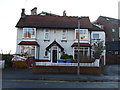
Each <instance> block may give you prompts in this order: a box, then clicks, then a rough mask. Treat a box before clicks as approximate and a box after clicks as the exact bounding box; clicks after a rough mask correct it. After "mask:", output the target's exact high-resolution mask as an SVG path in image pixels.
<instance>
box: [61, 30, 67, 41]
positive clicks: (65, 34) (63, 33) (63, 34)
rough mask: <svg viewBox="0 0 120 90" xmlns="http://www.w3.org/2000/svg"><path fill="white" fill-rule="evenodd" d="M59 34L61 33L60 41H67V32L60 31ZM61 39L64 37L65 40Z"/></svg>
mask: <svg viewBox="0 0 120 90" xmlns="http://www.w3.org/2000/svg"><path fill="white" fill-rule="evenodd" d="M64 31H65V32H64ZM61 32H62V37H61V38H62V40H67V30H62V31H61ZM63 37H65V38H63Z"/></svg>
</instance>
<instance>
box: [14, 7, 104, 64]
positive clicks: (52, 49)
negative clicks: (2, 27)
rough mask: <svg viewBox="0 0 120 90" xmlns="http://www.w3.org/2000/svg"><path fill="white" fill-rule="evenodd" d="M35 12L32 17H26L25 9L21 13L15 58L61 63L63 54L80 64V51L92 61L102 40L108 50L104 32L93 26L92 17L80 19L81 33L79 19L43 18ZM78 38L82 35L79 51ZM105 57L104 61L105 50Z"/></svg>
mask: <svg viewBox="0 0 120 90" xmlns="http://www.w3.org/2000/svg"><path fill="white" fill-rule="evenodd" d="M36 9H37V8H34V9H32V10H31V15H26V14H25V9H22V13H21V18H20V19H19V21H18V23H17V25H16V28H17V43H16V44H17V45H16V46H17V47H16V48H17V49H16V54H24V55H26V56H34V57H35V58H36V59H39V60H49V61H50V62H52V63H58V60H59V59H60V58H61V55H63V54H68V55H72V56H73V59H75V60H77V57H78V50H79V51H80V55H81V56H90V57H93V51H92V45H93V44H94V43H95V41H96V40H102V41H103V42H104V43H103V44H104V46H105V33H104V31H103V29H101V28H99V27H97V26H95V25H93V24H92V23H91V22H90V20H89V17H81V18H80V20H79V21H80V29H78V17H72V16H66V14H65V16H55V15H41V14H37V10H36ZM78 30H79V31H78ZM78 35H80V48H78ZM102 54H103V55H104V58H105V50H104V52H103V53H102ZM104 60H105V59H104Z"/></svg>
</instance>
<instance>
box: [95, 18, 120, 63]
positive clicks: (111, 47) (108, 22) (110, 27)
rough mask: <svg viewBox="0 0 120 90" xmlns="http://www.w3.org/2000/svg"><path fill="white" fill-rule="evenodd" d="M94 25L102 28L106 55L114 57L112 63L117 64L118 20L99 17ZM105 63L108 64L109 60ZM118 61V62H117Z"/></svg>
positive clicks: (119, 39) (118, 52)
mask: <svg viewBox="0 0 120 90" xmlns="http://www.w3.org/2000/svg"><path fill="white" fill-rule="evenodd" d="M94 23H95V25H98V26H100V27H102V28H103V29H104V30H105V35H106V54H107V55H108V56H109V57H111V55H112V56H113V57H114V58H113V61H112V63H114V62H116V63H117V62H118V59H120V58H119V55H120V20H119V19H115V18H110V17H106V16H99V18H98V19H97V20H96V21H95V22H94ZM109 57H108V59H109V60H107V63H109V62H110V60H111V59H110V58H109ZM119 61H120V60H119Z"/></svg>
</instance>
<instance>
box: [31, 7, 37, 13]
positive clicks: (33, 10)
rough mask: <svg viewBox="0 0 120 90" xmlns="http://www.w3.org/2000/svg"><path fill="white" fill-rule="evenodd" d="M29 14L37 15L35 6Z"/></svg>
mask: <svg viewBox="0 0 120 90" xmlns="http://www.w3.org/2000/svg"><path fill="white" fill-rule="evenodd" d="M31 15H37V7H34V8H33V9H32V10H31Z"/></svg>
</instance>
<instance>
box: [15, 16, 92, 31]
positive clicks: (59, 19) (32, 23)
mask: <svg viewBox="0 0 120 90" xmlns="http://www.w3.org/2000/svg"><path fill="white" fill-rule="evenodd" d="M16 27H36V28H52V29H53V28H57V29H63V28H64V29H75V28H78V17H67V16H66V17H64V16H38V15H26V17H25V18H20V20H19V21H18V23H17V25H16ZM80 27H81V28H92V23H91V22H90V20H89V17H82V18H81V19H80Z"/></svg>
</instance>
